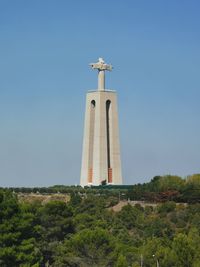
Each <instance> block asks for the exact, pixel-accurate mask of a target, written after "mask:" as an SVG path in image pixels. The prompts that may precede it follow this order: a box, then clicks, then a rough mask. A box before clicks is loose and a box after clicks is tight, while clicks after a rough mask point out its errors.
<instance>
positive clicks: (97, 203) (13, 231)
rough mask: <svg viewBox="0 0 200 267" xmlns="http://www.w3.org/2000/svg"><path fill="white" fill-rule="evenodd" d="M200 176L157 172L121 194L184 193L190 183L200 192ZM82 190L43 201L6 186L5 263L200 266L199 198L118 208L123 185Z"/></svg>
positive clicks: (0, 232)
mask: <svg viewBox="0 0 200 267" xmlns="http://www.w3.org/2000/svg"><path fill="white" fill-rule="evenodd" d="M199 181H200V176H198V175H197V176H191V177H188V178H187V179H186V180H183V179H180V178H179V177H175V178H172V176H165V177H155V178H154V179H153V180H152V181H151V182H150V183H148V184H144V185H137V186H135V187H133V188H132V189H130V188H129V189H128V190H126V191H123V190H122V191H121V195H122V196H124V194H125V197H127V196H128V195H129V196H134V194H133V192H135V193H136V192H137V193H138V195H139V193H141V194H142V193H144V192H148V193H149V192H151V193H152V194H153V193H156V192H157V193H159V194H160V193H161V192H165V193H166V192H172V191H178V193H179V195H181V194H182V192H185V190H186V189H187V186H188V188H190V190H191V188H192V190H194V189H195V190H194V192H195V194H196V195H195V196H197V193H196V192H198V190H197V189H198V187H199V184H200V183H199ZM137 188H138V191H137V190H136V189H137ZM150 188H151V189H150ZM161 188H162V190H161ZM142 189H143V192H142ZM147 189H148V190H149V191H148V190H147ZM134 190H136V191H134ZM78 192H79V190H78V189H77V190H75V189H73V190H72V192H71V199H70V202H68V203H65V202H61V201H50V202H48V203H46V204H43V205H42V204H41V203H40V202H32V203H26V202H20V201H19V200H18V198H17V194H16V193H15V192H13V191H12V190H8V189H1V190H0V266H1V267H18V266H19V267H40V266H41V267H44V266H46V267H50V266H51V267H65V266H66V267H67V266H71V267H79V266H80V267H86V266H93V267H95V266H96V267H97V266H98V267H101V266H102V267H106V266H107V267H111V266H113V267H128V266H131V267H137V266H138V267H139V266H143V267H151V266H156V263H157V262H158V263H159V264H160V266H163V267H171V266H174V267H199V266H200V204H199V203H189V204H185V203H175V202H174V201H166V202H163V203H158V205H156V206H153V205H152V206H149V205H144V206H142V205H140V204H136V205H130V204H128V205H125V206H123V207H122V208H121V210H119V211H118V212H114V211H113V210H112V206H113V205H116V203H118V201H119V198H121V197H120V194H118V192H120V191H119V189H118V191H115V190H114V191H113V189H110V191H109V190H105V189H102V190H99V191H98V190H97V189H95V190H92V189H88V190H86V189H85V190H84V191H82V193H80V192H79V193H78ZM97 192H99V193H97ZM188 192H189V191H188ZM191 192H193V191H191ZM168 194H169V193H168ZM188 195H189V194H188ZM193 202H194V198H193ZM142 204H143V203H142Z"/></svg>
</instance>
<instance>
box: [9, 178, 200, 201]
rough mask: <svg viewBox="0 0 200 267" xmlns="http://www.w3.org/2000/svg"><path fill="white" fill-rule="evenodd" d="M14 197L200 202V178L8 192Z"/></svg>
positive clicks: (54, 187) (56, 186) (24, 188)
mask: <svg viewBox="0 0 200 267" xmlns="http://www.w3.org/2000/svg"><path fill="white" fill-rule="evenodd" d="M8 190H10V191H12V192H15V193H19V192H20V193H40V194H55V193H66V194H79V195H80V196H82V197H83V196H85V195H90V194H92V195H94V194H96V195H101V196H113V197H117V196H118V197H119V198H120V199H121V200H123V199H126V200H128V199H129V200H144V201H149V202H165V201H175V202H186V203H196V202H200V174H194V175H191V176H188V177H187V178H182V177H179V176H174V175H165V176H155V177H154V178H153V179H152V180H151V181H150V182H148V183H143V184H136V185H100V186H92V187H85V188H82V187H81V186H64V185H55V186H51V187H34V188H27V187H20V188H14V187H13V188H8Z"/></svg>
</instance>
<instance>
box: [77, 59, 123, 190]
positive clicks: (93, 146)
mask: <svg viewBox="0 0 200 267" xmlns="http://www.w3.org/2000/svg"><path fill="white" fill-rule="evenodd" d="M90 66H91V67H92V69H96V70H98V89H97V90H94V91H88V93H87V96H86V110H85V125H84V137H83V151H82V167H81V179H80V184H81V186H87V185H100V184H113V185H117V184H122V173H121V159H120V144H119V129H118V113H117V94H116V91H113V90H108V89H105V71H111V70H112V65H109V64H106V63H105V62H104V60H103V59H102V58H99V61H98V62H97V63H91V64H90Z"/></svg>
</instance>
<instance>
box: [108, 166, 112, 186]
mask: <svg viewBox="0 0 200 267" xmlns="http://www.w3.org/2000/svg"><path fill="white" fill-rule="evenodd" d="M108 183H109V184H111V183H112V168H108Z"/></svg>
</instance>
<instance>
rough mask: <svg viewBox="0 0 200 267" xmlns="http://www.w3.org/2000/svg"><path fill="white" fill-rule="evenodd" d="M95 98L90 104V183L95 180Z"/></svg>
mask: <svg viewBox="0 0 200 267" xmlns="http://www.w3.org/2000/svg"><path fill="white" fill-rule="evenodd" d="M95 105H96V102H95V100H92V101H91V104H90V131H89V142H90V143H89V170H88V183H90V184H91V183H92V180H93V150H94V120H95Z"/></svg>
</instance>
